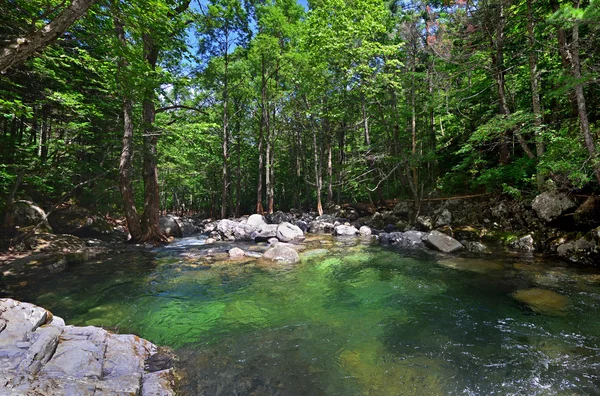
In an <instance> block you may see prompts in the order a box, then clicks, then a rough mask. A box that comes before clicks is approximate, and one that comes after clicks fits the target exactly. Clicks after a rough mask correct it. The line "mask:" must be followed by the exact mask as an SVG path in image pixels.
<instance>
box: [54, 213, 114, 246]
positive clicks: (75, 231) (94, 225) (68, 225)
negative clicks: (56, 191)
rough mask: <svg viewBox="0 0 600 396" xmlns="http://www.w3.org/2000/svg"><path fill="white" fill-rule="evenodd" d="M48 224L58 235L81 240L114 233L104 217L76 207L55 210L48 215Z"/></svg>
mask: <svg viewBox="0 0 600 396" xmlns="http://www.w3.org/2000/svg"><path fill="white" fill-rule="evenodd" d="M48 222H49V223H50V226H51V227H52V230H53V231H54V232H55V233H57V234H70V235H75V236H78V237H81V238H96V237H101V236H104V235H108V234H110V233H111V232H112V227H111V226H110V225H109V224H108V223H107V222H106V220H104V218H103V217H102V216H100V215H97V214H93V213H92V212H90V211H89V210H87V209H85V208H82V207H79V206H74V205H72V206H66V207H64V208H59V209H56V210H54V211H53V212H51V213H50V214H49V215H48Z"/></svg>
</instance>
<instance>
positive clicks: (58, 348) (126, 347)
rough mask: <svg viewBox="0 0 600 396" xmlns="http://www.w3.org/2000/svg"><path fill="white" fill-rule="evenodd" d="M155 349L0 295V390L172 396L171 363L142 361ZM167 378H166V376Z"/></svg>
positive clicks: (10, 392)
mask: <svg viewBox="0 0 600 396" xmlns="http://www.w3.org/2000/svg"><path fill="white" fill-rule="evenodd" d="M157 350H158V348H157V347H156V345H154V344H152V343H151V342H149V341H146V340H144V339H141V338H139V337H137V336H134V335H131V334H113V333H109V332H107V331H106V330H103V329H101V328H98V327H93V326H88V327H74V326H66V325H65V322H64V320H62V319H61V318H59V317H57V316H53V315H52V314H50V313H49V312H48V311H46V310H45V309H43V308H41V307H37V306H35V305H33V304H28V303H22V302H19V301H16V300H12V299H0V369H1V370H0V394H2V395H34V394H35V395H88V394H97V393H98V391H99V390H101V393H102V394H111V395H112V394H130V395H141V396H144V395H165V396H167V395H173V394H174V389H173V388H174V386H173V372H172V368H171V367H167V368H163V369H162V370H160V371H154V369H153V367H150V366H149V365H146V364H145V363H146V362H147V361H148V360H149V359H151V358H152V357H153V356H155V355H156V353H157ZM167 379H169V380H167Z"/></svg>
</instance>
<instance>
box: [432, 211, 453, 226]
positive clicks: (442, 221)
mask: <svg viewBox="0 0 600 396" xmlns="http://www.w3.org/2000/svg"><path fill="white" fill-rule="evenodd" d="M450 224H452V213H450V211H449V210H448V209H444V210H442V213H440V214H439V215H438V217H437V219H435V226H436V227H443V226H446V225H450Z"/></svg>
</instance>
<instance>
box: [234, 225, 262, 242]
mask: <svg viewBox="0 0 600 396" xmlns="http://www.w3.org/2000/svg"><path fill="white" fill-rule="evenodd" d="M256 230H257V229H256V227H254V226H252V225H250V224H243V223H238V224H237V225H236V226H235V228H234V229H233V238H234V239H235V240H236V241H252V240H254V234H255V232H256Z"/></svg>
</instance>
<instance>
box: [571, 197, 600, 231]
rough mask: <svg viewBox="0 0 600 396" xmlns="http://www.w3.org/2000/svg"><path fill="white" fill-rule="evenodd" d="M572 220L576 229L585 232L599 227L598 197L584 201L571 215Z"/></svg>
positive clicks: (599, 198)
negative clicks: (581, 229) (584, 230)
mask: <svg viewBox="0 0 600 396" xmlns="http://www.w3.org/2000/svg"><path fill="white" fill-rule="evenodd" d="M573 220H574V221H575V225H576V226H577V227H579V228H583V229H586V230H589V229H591V228H595V227H598V226H600V197H598V196H592V197H589V198H588V199H586V200H585V202H584V203H583V204H581V206H580V207H579V208H577V210H576V211H575V213H574V214H573Z"/></svg>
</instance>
